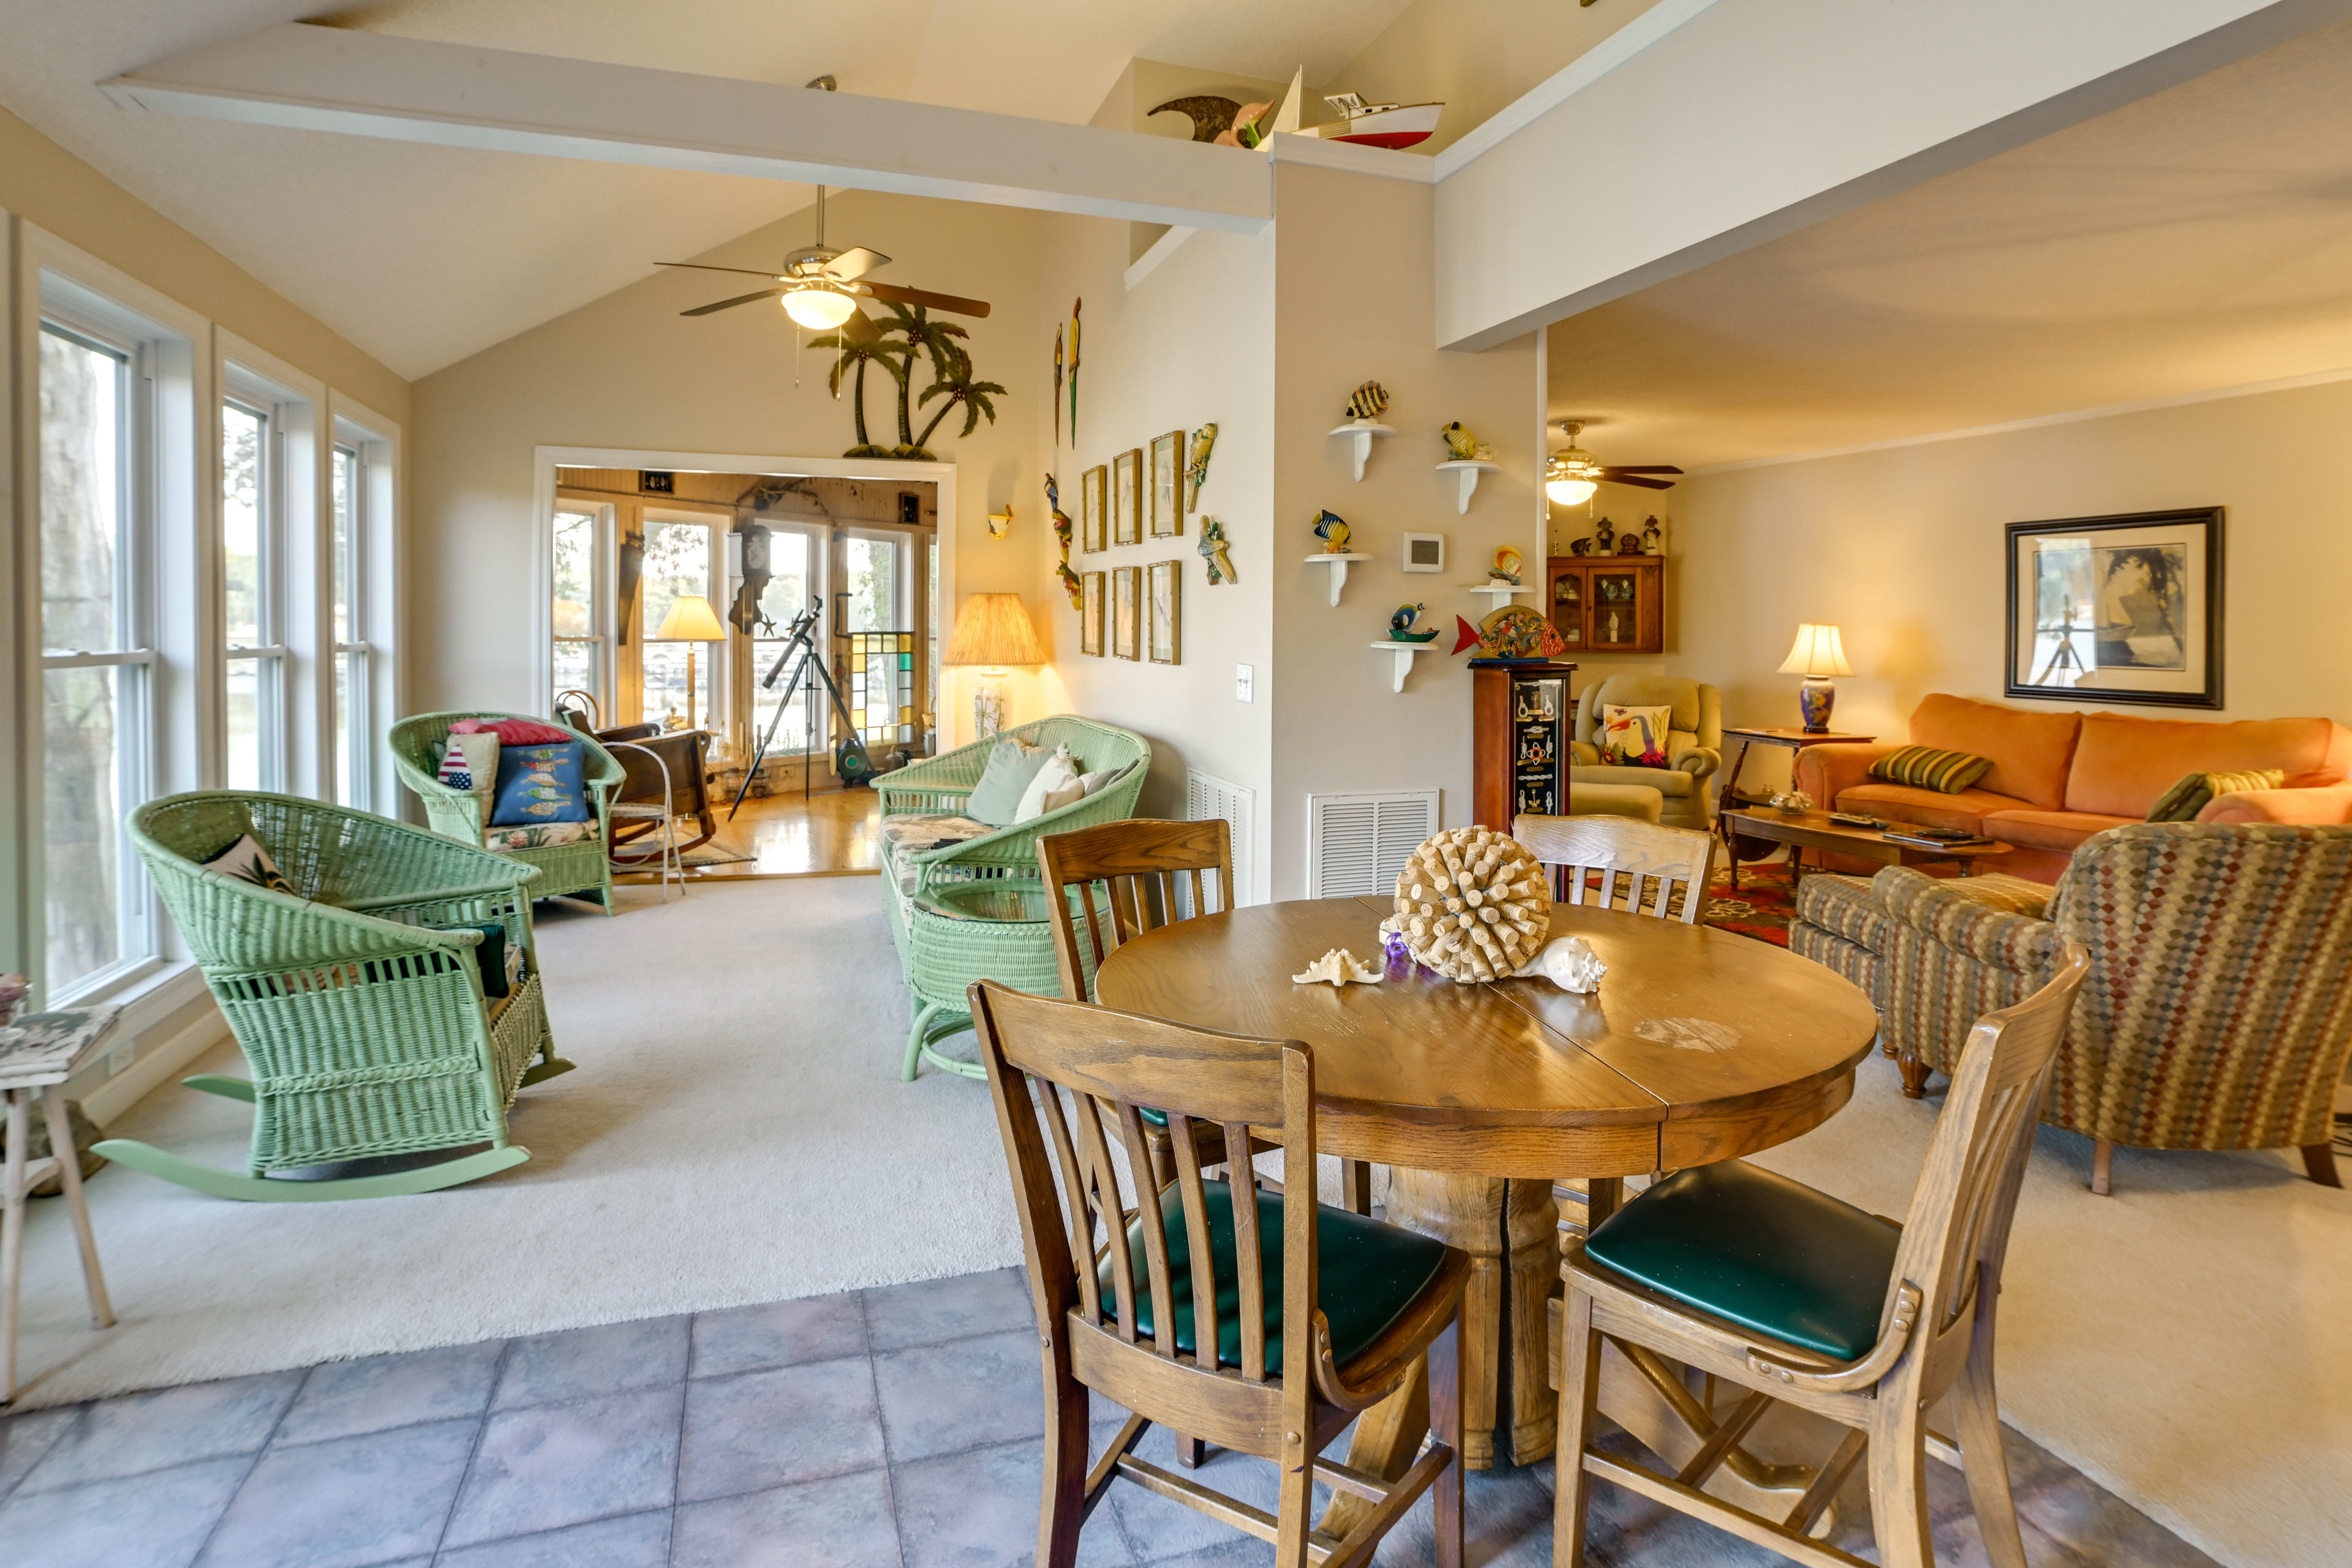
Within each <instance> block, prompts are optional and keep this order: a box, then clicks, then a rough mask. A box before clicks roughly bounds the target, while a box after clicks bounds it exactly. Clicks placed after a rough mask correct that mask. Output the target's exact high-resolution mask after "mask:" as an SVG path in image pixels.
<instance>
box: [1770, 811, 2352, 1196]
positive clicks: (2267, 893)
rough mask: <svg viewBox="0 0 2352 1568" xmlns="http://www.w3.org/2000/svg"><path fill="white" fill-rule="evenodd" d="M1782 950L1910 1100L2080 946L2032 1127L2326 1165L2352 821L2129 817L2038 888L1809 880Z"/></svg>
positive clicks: (1913, 879) (1970, 881)
mask: <svg viewBox="0 0 2352 1568" xmlns="http://www.w3.org/2000/svg"><path fill="white" fill-rule="evenodd" d="M1789 934H1790V942H1789V945H1790V947H1791V948H1792V949H1793V950H1794V951H1796V952H1800V953H1802V954H1803V955H1805V956H1806V957H1808V958H1812V959H1815V960H1818V961H1819V962H1821V963H1825V964H1827V965H1829V966H1830V967H1831V968H1832V969H1835V970H1837V971H1838V972H1839V973H1842V974H1844V975H1845V976H1846V977H1847V978H1848V979H1850V980H1853V982H1854V983H1855V984H1858V985H1861V986H1862V987H1863V988H1864V990H1866V991H1868V992H1869V993H1870V994H1871V996H1872V999H1873V1000H1874V1002H1876V1004H1877V1005H1878V1010H1879V1018H1880V1022H1881V1026H1882V1027H1883V1028H1884V1030H1885V1034H1884V1037H1883V1043H1884V1044H1885V1047H1886V1048H1887V1049H1888V1051H1889V1052H1890V1053H1891V1054H1892V1055H1894V1057H1895V1059H1896V1061H1897V1062H1898V1063H1899V1064H1900V1065H1901V1067H1902V1068H1903V1078H1904V1092H1905V1093H1906V1094H1909V1095H1912V1096H1914V1097H1915V1098H1916V1096H1917V1095H1918V1094H1919V1093H1920V1092H1921V1091H1922V1090H1924V1089H1925V1088H1926V1086H1927V1075H1928V1073H1929V1071H1930V1070H1935V1071H1948V1070H1949V1069H1950V1068H1951V1066H1952V1064H1953V1063H1954V1062H1956V1061H1957V1060H1958V1058H1959V1052H1960V1047H1961V1045H1962V1043H1963V1042H1964V1041H1965V1040H1966V1038H1967V1037H1968V1032H1969V1026H1970V1024H1971V1023H1973V1022H1974V1020H1975V1019H1976V1017H1977V1016H1979V1014H1981V1013H1984V1012H1986V1011H1989V1010H1990V1009H1992V1008H1995V1007H2005V1006H2008V1005H2011V1004H2012V1003H2014V1002H2017V1001H2020V1000H2021V999H2022V998H2023V997H2025V996H2026V995H2027V994H2029V993H2031V992H2032V991H2033V990H2034V989H2035V988H2036V987H2037V986H2038V985H2040V984H2041V983H2042V981H2043V980H2044V979H2046V978H2047V975H2048V971H2049V970H2050V968H2051V966H2052V965H2053V963H2054V961H2055V955H2056V954H2057V953H2058V952H2059V951H2060V950H2061V948H2062V947H2063V945H2064V944H2065V943H2067V942H2080V943H2082V944H2083V946H2084V947H2085V948H2087V949H2088V950H2089V951H2090V953H2091V963H2092V967H2091V978H2090V979H2089V981H2088V982H2087V983H2086V984H2084V987H2083V990H2082V994H2081V995H2080V997H2079V998H2078V999H2077V1000H2076V1002H2075V1004H2074V1021H2073V1023H2072V1024H2071V1025H2070V1026H2069V1027H2068V1030H2067V1037H2066V1042H2065V1044H2064V1046H2063V1047H2062V1048H2061V1050H2060V1052H2059V1057H2058V1072H2057V1077H2056V1079H2055V1081H2054V1082H2053V1086H2052V1089H2051V1096H2050V1102H2049V1104H2048V1105H2047V1106H2046V1107H2045V1108H2044V1109H2043V1112H2042V1120H2043V1121H2047V1122H2049V1123H2050V1124H2052V1125H2053V1126H2056V1127H2063V1128H2066V1129H2068V1130H2070V1131H2075V1132H2082V1133H2085V1134H2088V1135H2089V1136H2090V1137H2091V1138H2093V1139H2094V1140H2095V1141H2096V1143H2095V1150H2096V1152H2095V1154H2094V1156H2093V1172H2092V1178H2091V1187H2092V1190H2093V1191H2094V1192H2099V1193H2105V1191H2107V1190H2108V1171H2109V1168H2110V1166H2111V1163H2112V1161H2113V1159H2114V1154H2115V1145H2116V1144H2117V1143H2123V1144H2128V1145H2130V1146H2132V1147H2134V1148H2141V1149H2277V1148H2285V1147H2288V1146H2293V1147H2295V1148H2298V1149H2300V1150H2301V1151H2302V1152H2303V1156H2304V1163H2305V1168H2306V1169H2307V1170H2308V1171H2309V1172H2310V1173H2311V1177H2312V1179H2313V1180H2314V1181H2316V1182H2320V1183H2323V1184H2326V1185H2329V1186H2334V1185H2336V1184H2337V1182H2336V1168H2335V1162H2334V1158H2333V1156H2332V1155H2331V1153H2330V1152H2329V1147H2328V1144H2329V1136H2330V1131H2331V1128H2330V1122H2331V1119H2332V1115H2333V1110H2334V1100H2335V1090H2336V1080H2337V1079H2339V1078H2340V1077H2341V1076H2342V1075H2343V1072H2344V1068H2345V1062H2346V1060H2347V1056H2352V826H2286V825H2284V824H2277V823H2259V824H2223V823H2207V822H2184V823H2137V824H2134V825H2132V826H2127V827H2117V828H2111V829H2109V830H2108V831H2106V832H2105V833H2101V834H2098V835H2097V836H2095V837H2093V838H2090V839H2089V840H2087V841H2085V842H2084V844H2083V846H2082V847H2080V848H2078V849H2076V850H2075V851H2074V858H2073V859H2072V861H2071V862H2070V863H2069V865H2068V867H2067V869H2066V871H2065V872H2064V874H2063V876H2061V877H2060V878H2059V880H2058V885H2057V886H2056V887H2055V888H2047V887H2043V886H2042V885H2041V884H2039V883H2033V882H2027V881H2022V880H2020V879H2015V878H2011V877H1997V876H1996V877H1975V878H1967V879H1935V878H1931V877H1927V876H1925V875H1923V874H1921V873H1920V872H1917V871H1913V870H1908V869H1905V868H1900V867H1889V868H1886V869H1885V870H1884V871H1881V872H1879V873H1878V874H1877V875H1876V876H1875V877H1872V878H1870V879H1867V880H1865V879H1862V878H1858V877H1830V876H1815V877H1811V878H1808V879H1806V880H1805V882H1804V884H1803V886H1802V887H1801V889H1800V890H1799V892H1798V895H1797V921H1796V922H1795V924H1793V925H1792V926H1791V927H1790V933H1789Z"/></svg>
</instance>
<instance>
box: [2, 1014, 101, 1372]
mask: <svg viewBox="0 0 2352 1568" xmlns="http://www.w3.org/2000/svg"><path fill="white" fill-rule="evenodd" d="M117 1012H118V1009H116V1008H113V1007H83V1008H77V1009H74V1010H73V1011H70V1012H62V1013H32V1014H28V1015H26V1016H23V1017H20V1018H18V1019H17V1020H16V1023H15V1025H14V1026H10V1027H7V1028H0V1099H5V1102H6V1106H7V1112H8V1127H7V1156H6V1161H5V1168H0V1204H5V1217H0V1405H5V1404H6V1403H8V1401H10V1400H11V1399H14V1398H15V1397H16V1298H17V1295H18V1288H19V1287H20V1285H21V1284H22V1283H23V1273H24V1261H25V1198H26V1194H28V1193H30V1192H31V1191H32V1190H33V1189H34V1188H35V1187H37V1186H39V1185H40V1184H42V1183H43V1182H46V1181H47V1180H48V1179H49V1177H50V1176H51V1175H52V1174H54V1175H56V1177H57V1178H58V1184H59V1185H60V1186H62V1187H63V1188H64V1189H65V1200H66V1213H67V1214H68V1215H70V1216H71V1217H72V1219H73V1227H74V1237H75V1239H76V1240H78V1241H79V1242H80V1243H81V1278H82V1284H83V1285H84V1287H85V1288H87V1289H88V1290H89V1315H90V1320H91V1321H92V1322H93V1323H95V1324H96V1325H97V1326H98V1327H99V1328H101V1329H110V1328H112V1327H113V1326H114V1308H113V1306H112V1305H111V1304H110V1302H109V1301H108V1300H107V1299H106V1278H105V1276H104V1275H102V1274H100V1272H99V1267H98V1238H97V1237H95V1236H93V1235H92V1234H91V1233H90V1228H89V1205H88V1204H87V1203H85V1202H84V1201H83V1199H82V1191H81V1159H80V1156H79V1153H78V1152H76V1150H75V1149H74V1136H73V1124H72V1123H71V1122H70V1121H68V1120H67V1119H66V1091H65V1083H66V1080H67V1079H69V1078H71V1077H73V1075H74V1074H75V1073H77V1072H79V1071H80V1070H81V1068H82V1065H83V1064H84V1063H85V1062H88V1061H89V1059H90V1058H92V1057H94V1056H96V1055H97V1054H98V1047H99V1046H100V1044H101V1043H102V1042H103V1041H104V1040H105V1038H106V1037H107V1036H108V1035H109V1034H110V1033H111V1032H112V1031H113V1028H114V1021H115V1017H116V1016H117ZM36 1092H37V1093H38V1094H39V1096H40V1099H41V1109H42V1110H43V1111H44V1112H45V1113H46V1114H47V1118H48V1123H49V1157H48V1158H47V1159H46V1160H42V1161H39V1162H37V1163H36V1162H34V1161H31V1160H29V1159H27V1158H26V1155H27V1153H28V1152H30V1149H29V1146H30V1144H31V1142H32V1137H33V1097H34V1095H35V1093H36Z"/></svg>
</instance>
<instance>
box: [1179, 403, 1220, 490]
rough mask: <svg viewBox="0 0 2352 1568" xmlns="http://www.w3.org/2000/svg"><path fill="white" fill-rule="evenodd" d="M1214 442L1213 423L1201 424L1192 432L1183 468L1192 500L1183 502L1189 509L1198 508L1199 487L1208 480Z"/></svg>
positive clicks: (1215, 439)
mask: <svg viewBox="0 0 2352 1568" xmlns="http://www.w3.org/2000/svg"><path fill="white" fill-rule="evenodd" d="M1216 444H1217V427H1216V426H1215V425H1214V424H1208V425H1203V426H1201V427H1200V428H1199V429H1198V430H1195V431H1193V432H1192V447H1191V449H1190V453H1189V458H1188V461H1187V462H1186V465H1185V468H1184V482H1185V484H1186V485H1187V486H1189V487H1190V488H1191V489H1192V500H1190V501H1188V502H1186V503H1185V504H1186V506H1187V508H1188V509H1189V510H1194V511H1197V510H1200V507H1201V487H1202V485H1205V484H1207V483H1208V482H1209V452H1210V449H1211V448H1212V447H1215V446H1216Z"/></svg>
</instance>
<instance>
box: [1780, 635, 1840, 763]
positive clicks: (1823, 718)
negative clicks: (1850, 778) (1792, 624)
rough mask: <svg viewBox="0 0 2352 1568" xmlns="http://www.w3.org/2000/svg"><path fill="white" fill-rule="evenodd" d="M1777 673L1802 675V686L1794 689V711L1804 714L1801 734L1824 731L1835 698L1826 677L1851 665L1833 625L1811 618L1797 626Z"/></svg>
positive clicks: (1826, 728) (1834, 692) (1838, 672)
mask: <svg viewBox="0 0 2352 1568" xmlns="http://www.w3.org/2000/svg"><path fill="white" fill-rule="evenodd" d="M1780 673H1781V674H1782V675H1801V676H1803V677H1804V678H1805V683H1804V685H1802V686H1801V687H1799V688H1798V689H1797V710H1798V711H1799V712H1801V713H1802V714H1803V715H1804V716H1805V733H1807V734H1808V735H1819V734H1823V733H1826V732H1827V731H1828V730H1829V727H1830V709H1831V707H1832V705H1834V704H1835V703H1836V701H1837V688H1836V687H1835V686H1834V685H1832V684H1831V681H1830V679H1829V678H1830V677H1831V676H1832V675H1852V674H1853V666H1852V665H1850V664H1848V663H1846V661H1845V644H1844V642H1843V640H1842V639H1841V638H1840V637H1838V629H1837V627H1835V626H1815V625H1814V624H1813V623H1812V622H1811V621H1807V622H1805V623H1803V624H1802V625H1801V626H1798V627H1797V641H1796V644H1795V646H1794V647H1790V649H1789V657H1788V658H1786V659H1785V660H1783V661H1782V662H1781V665H1780Z"/></svg>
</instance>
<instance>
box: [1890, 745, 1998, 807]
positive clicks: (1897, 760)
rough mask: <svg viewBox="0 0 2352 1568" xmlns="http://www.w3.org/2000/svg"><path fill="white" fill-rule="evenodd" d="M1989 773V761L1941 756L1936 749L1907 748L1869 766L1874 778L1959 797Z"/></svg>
mask: <svg viewBox="0 0 2352 1568" xmlns="http://www.w3.org/2000/svg"><path fill="white" fill-rule="evenodd" d="M1990 772H1992V759H1991V758H1990V757H1979V756H1974V755H1972V754H1970V753H1969V752H1939V751H1937V749H1936V748H1935V747H1933V746H1905V747H1903V748H1902V749H1901V750H1899V751H1894V752H1888V753H1887V754H1886V755H1885V756H1883V757H1881V758H1879V759H1878V760H1877V761H1876V762H1874V763H1871V764H1870V774H1871V776H1872V777H1873V778H1881V779H1885V780H1886V781H1887V782H1888V783H1889V784H1909V785H1910V786H1911V787H1912V788H1914V789H1932V790H1935V791H1937V793H1938V794H1941V795H1958V794H1959V793H1960V792H1961V791H1962V790H1964V789H1966V788H1968V787H1969V785H1970V784H1974V783H1976V782H1977V780H1979V779H1980V778H1982V777H1984V776H1985V774H1987V773H1990Z"/></svg>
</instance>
